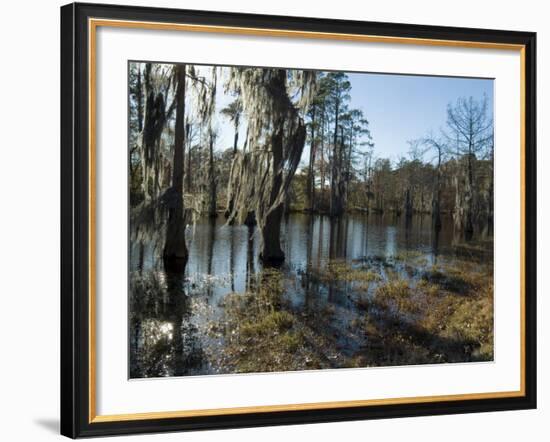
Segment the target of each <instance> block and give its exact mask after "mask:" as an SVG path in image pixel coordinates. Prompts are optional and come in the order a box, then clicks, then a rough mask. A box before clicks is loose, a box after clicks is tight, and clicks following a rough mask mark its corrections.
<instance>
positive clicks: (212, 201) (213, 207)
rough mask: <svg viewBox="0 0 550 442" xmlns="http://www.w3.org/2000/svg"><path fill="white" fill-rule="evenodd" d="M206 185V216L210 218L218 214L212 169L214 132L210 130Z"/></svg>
mask: <svg viewBox="0 0 550 442" xmlns="http://www.w3.org/2000/svg"><path fill="white" fill-rule="evenodd" d="M208 186H209V188H210V189H209V193H210V195H209V197H208V216H209V217H210V218H216V217H217V216H218V212H217V201H216V176H215V171H214V134H213V133H212V130H210V143H209V156H208Z"/></svg>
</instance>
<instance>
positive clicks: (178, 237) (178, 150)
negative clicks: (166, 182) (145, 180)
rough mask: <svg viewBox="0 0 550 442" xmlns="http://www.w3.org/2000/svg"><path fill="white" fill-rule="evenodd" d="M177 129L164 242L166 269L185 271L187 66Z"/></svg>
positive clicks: (181, 71) (179, 70) (181, 74)
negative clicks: (184, 172)
mask: <svg viewBox="0 0 550 442" xmlns="http://www.w3.org/2000/svg"><path fill="white" fill-rule="evenodd" d="M176 81H177V88H176V98H175V100H176V128H175V132H176V133H175V137H174V138H175V139H174V164H173V167H172V187H170V189H168V191H167V193H166V194H165V200H166V204H167V207H168V225H167V228H166V238H165V242H164V251H163V257H164V264H165V267H166V268H178V269H181V268H184V267H185V264H186V263H187V257H188V252H187V246H186V244H185V220H184V205H183V168H184V161H185V150H184V144H185V126H184V116H185V65H178V66H177V67H176Z"/></svg>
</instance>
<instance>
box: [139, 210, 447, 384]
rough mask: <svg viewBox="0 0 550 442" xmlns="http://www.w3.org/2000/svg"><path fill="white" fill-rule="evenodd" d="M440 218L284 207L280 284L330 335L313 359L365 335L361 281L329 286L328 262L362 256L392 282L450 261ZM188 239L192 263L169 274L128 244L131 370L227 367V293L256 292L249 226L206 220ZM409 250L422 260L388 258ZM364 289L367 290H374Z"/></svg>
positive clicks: (334, 362)
mask: <svg viewBox="0 0 550 442" xmlns="http://www.w3.org/2000/svg"><path fill="white" fill-rule="evenodd" d="M442 221H443V222H442V229H441V230H440V231H434V230H432V229H431V219H430V217H429V216H414V217H413V218H412V219H408V218H407V217H402V219H399V218H394V217H384V216H382V215H370V216H367V215H362V214H357V215H355V214H354V215H347V216H343V217H341V218H339V219H336V220H331V219H330V218H328V217H326V216H319V215H316V216H310V215H305V214H291V215H289V216H288V217H286V218H285V220H284V221H283V224H282V241H283V244H282V247H283V250H284V252H285V256H286V260H285V263H284V265H283V267H282V269H281V270H280V273H281V274H282V275H283V288H282V291H283V292H284V298H285V302H288V306H289V307H288V308H289V309H290V311H292V312H294V313H296V314H297V315H298V317H300V318H301V319H300V321H301V323H303V324H305V325H307V327H308V330H311V331H313V332H315V333H318V334H320V335H322V336H324V337H325V338H326V340H329V341H331V342H332V343H331V344H330V345H328V346H327V347H326V348H325V350H324V352H325V353H334V354H325V355H323V358H321V359H320V360H319V361H318V364H320V366H327V364H328V366H335V367H338V366H343V365H342V364H343V362H339V360H340V361H343V360H344V359H345V358H347V357H351V356H353V355H354V354H356V353H357V352H358V351H359V350H360V349H362V348H364V347H365V346H366V345H367V341H368V339H367V336H366V334H365V333H364V332H363V329H362V328H359V327H358V326H357V324H358V323H359V321H363V320H364V317H365V312H364V310H362V308H361V307H360V302H359V301H360V300H359V301H358V298H357V296H358V295H357V287H358V282H357V281H355V280H353V278H352V279H349V280H348V279H346V278H343V279H342V280H340V281H338V282H337V283H331V282H330V281H328V282H327V280H326V278H323V274H324V273H326V272H329V273H330V272H332V271H334V267H333V266H332V265H333V263H335V262H337V263H344V264H339V265H343V266H346V265H349V266H351V267H353V266H357V265H358V264H357V263H368V266H370V267H369V268H373V269H377V271H378V272H379V274H380V275H382V276H383V277H384V278H386V279H387V280H391V278H392V277H394V275H397V276H399V275H402V276H403V275H404V276H405V277H409V278H410V277H411V275H415V274H416V275H417V276H418V274H419V273H418V272H419V269H421V268H428V267H429V266H432V265H434V264H437V263H438V260H441V258H442V257H444V258H445V261H446V262H449V261H452V260H453V259H454V256H455V255H454V254H455V253H456V249H455V248H454V247H453V239H454V237H455V236H454V233H453V230H452V221H451V220H450V219H445V218H444V219H443V220H442ZM187 239H188V247H189V260H188V262H187V265H186V267H185V270H184V271H183V272H179V273H178V272H175V273H166V272H165V271H164V269H163V266H162V262H161V260H159V259H158V258H157V257H156V255H155V250H154V248H153V247H152V246H151V245H150V244H144V243H134V244H132V247H131V254H130V280H131V286H130V324H129V325H130V376H131V377H152V376H153V377H155V376H181V375H189V374H211V373H222V372H231V370H230V368H231V367H232V365H231V361H230V360H229V359H230V356H229V355H226V356H223V357H221V356H220V354H223V353H224V351H225V350H226V348H227V346H228V342H227V341H228V337H227V336H228V335H227V330H225V331H223V332H220V331H219V330H218V329H217V326H219V325H220V324H222V323H224V322H223V320H224V315H225V314H226V313H227V312H226V311H225V310H226V307H225V306H226V304H227V303H226V301H227V299H226V297H227V296H228V295H230V294H232V293H247V292H252V291H254V290H257V284H258V275H259V274H260V273H261V272H262V265H261V262H260V261H259V259H258V256H259V250H258V247H259V241H258V238H257V234H256V228H255V227H252V226H245V225H226V224H225V220H224V219H222V218H221V217H219V218H218V219H205V220H202V221H200V222H198V223H197V224H196V225H194V226H190V227H189V228H188V230H187ZM407 252H414V254H415V256H416V257H417V258H420V260H419V261H417V264H418V263H420V264H419V266H418V265H417V267H415V268H414V269H412V267H411V266H410V265H408V264H407V265H402V266H401V265H400V266H395V265H392V264H391V262H392V261H391V260H392V259H394V257H396V256H398V255H399V254H403V253H407ZM388 262H390V264H387V263H388ZM360 265H363V264H360ZM365 266H366V264H365ZM407 266H408V267H407ZM351 267H350V268H351ZM342 268H344V267H342ZM365 268H366V267H365ZM346 269H347V267H346ZM345 271H350V270H345ZM359 276H360V277H363V276H364V275H363V276H361V275H359ZM364 285H365V287H367V285H368V284H367V283H364ZM371 287H372V284H371ZM362 290H363V289H362ZM363 292H364V294H366V295H368V296H371V297H372V296H373V295H372V294H373V290H372V288H371V289H370V290H369V289H368V288H365V289H364V290H363ZM361 296H363V295H361ZM375 310H376V308H374V310H373V311H375ZM411 317H412V316H411ZM224 324H225V323H224ZM237 325H238V324H237ZM225 327H227V324H226V325H225ZM304 333H305V332H304ZM369 345H372V340H371V341H370V344H369ZM321 353H322V352H319V354H321ZM220 358H221V359H220ZM224 358H225V359H224ZM304 358H310V356H307V355H306V356H304ZM310 359H311V358H310ZM220 361H222V362H220ZM312 363H313V362H312ZM313 368H314V367H313Z"/></svg>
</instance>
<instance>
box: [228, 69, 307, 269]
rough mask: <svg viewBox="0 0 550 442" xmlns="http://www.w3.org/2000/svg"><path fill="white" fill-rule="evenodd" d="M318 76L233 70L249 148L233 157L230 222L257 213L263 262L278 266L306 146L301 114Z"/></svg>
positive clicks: (231, 77) (231, 85) (231, 78)
mask: <svg viewBox="0 0 550 442" xmlns="http://www.w3.org/2000/svg"><path fill="white" fill-rule="evenodd" d="M315 86H316V74H315V73H314V72H309V71H295V70H285V69H258V68H231V70H230V72H229V80H228V82H227V85H226V88H227V89H228V90H233V91H239V92H240V94H241V100H242V104H243V110H244V113H245V115H246V118H247V122H248V130H247V138H246V148H245V149H243V152H238V153H237V154H236V155H235V158H234V161H233V166H232V168H231V174H230V183H229V186H230V189H229V193H230V194H231V195H232V196H233V198H234V207H233V208H232V211H231V213H230V214H229V218H228V222H232V221H234V220H238V221H239V222H241V223H242V222H244V221H245V220H246V218H247V217H249V216H250V212H251V211H253V212H254V216H255V218H256V221H257V223H258V227H259V232H260V236H261V253H260V255H261V257H262V259H263V260H264V262H266V263H273V264H276V263H280V262H282V261H283V260H284V253H283V252H282V250H281V246H280V222H281V215H282V204H283V202H284V201H285V198H286V197H287V194H288V190H289V187H290V183H291V181H292V178H293V177H294V174H295V172H296V168H297V167H298V164H299V162H300V158H301V156H302V151H303V148H304V144H305V135H306V132H305V124H304V121H303V115H304V114H305V112H306V110H307V107H308V105H309V103H310V101H311V99H312V97H313V95H314V93H315Z"/></svg>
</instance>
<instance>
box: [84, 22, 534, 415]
mask: <svg viewBox="0 0 550 442" xmlns="http://www.w3.org/2000/svg"><path fill="white" fill-rule="evenodd" d="M99 26H103V27H115V28H133V29H146V30H161V31H186V32H206V33H216V34H235V35H244V36H247V35H249V36H263V37H288V38H306V39H322V40H339V41H353V42H368V43H387V44H410V45H419V46H442V47H460V48H475V49H498V50H509V51H518V52H519V54H520V106H521V109H520V119H521V121H520V169H521V170H520V180H521V183H520V199H521V201H520V209H521V223H520V224H521V226H520V237H521V238H520V282H521V287H520V312H519V315H520V389H519V390H518V391H499V392H488V393H465V394H452V395H437V396H415V397H399V398H388V399H366V400H352V401H333V402H314V403H301V404H283V405H260V406H246V407H233V408H214V409H196V410H179V411H158V412H157V411H154V412H147V413H128V414H110V415H97V414H96V283H95V276H96V233H95V231H96V216H95V215H96V192H95V189H96V31H97V28H98V27H99ZM525 68H526V66H525V46H524V45H521V44H507V43H494V42H474V41H459V40H440V39H425V38H411V37H390V36H377V35H361V34H345V33H331V32H312V31H293V30H283V29H264V28H244V27H234V26H211V25H196V24H182V23H160V22H144V21H130V20H111V19H96V18H90V19H88V94H89V96H88V98H89V116H88V127H89V146H88V148H89V170H88V173H89V183H88V184H89V206H88V210H89V231H88V241H89V256H88V259H89V269H88V271H89V274H88V277H89V284H88V290H89V305H88V307H89V318H88V319H89V335H88V337H89V341H88V343H89V355H88V356H89V367H88V374H89V383H88V384H89V385H88V388H89V389H88V393H89V395H88V396H89V401H88V406H89V410H88V421H89V423H100V422H117V421H134V420H146V419H169V418H183V417H198V416H221V415H237V414H246V413H273V412H280V411H299V410H302V411H303V410H322V409H329V408H349V407H365V406H376V405H397V404H420V403H427V402H443V401H461V400H483V399H497V398H513V397H522V396H525V391H526V390H525V191H526V189H525V147H526V146H525V125H526V122H525V105H526V103H525V100H526V90H525Z"/></svg>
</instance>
